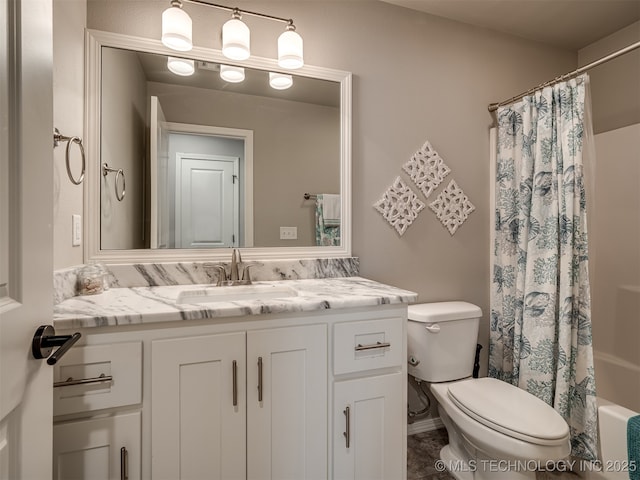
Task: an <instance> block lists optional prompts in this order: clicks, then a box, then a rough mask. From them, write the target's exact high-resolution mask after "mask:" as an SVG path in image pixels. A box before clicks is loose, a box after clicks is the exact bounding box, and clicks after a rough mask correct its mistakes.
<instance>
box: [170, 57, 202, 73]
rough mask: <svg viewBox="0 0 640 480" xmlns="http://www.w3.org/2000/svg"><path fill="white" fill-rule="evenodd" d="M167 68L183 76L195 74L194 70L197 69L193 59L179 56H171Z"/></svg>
mask: <svg viewBox="0 0 640 480" xmlns="http://www.w3.org/2000/svg"><path fill="white" fill-rule="evenodd" d="M167 68H168V69H169V71H170V72H171V73H175V74H176V75H180V76H182V77H188V76H189V75H193V72H195V71H196V67H195V63H194V61H193V60H188V59H186V58H178V57H169V58H168V59H167Z"/></svg>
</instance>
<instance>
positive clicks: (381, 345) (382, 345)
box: [356, 342, 391, 352]
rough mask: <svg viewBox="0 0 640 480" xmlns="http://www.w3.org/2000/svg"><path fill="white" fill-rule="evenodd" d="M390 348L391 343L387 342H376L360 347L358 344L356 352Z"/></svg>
mask: <svg viewBox="0 0 640 480" xmlns="http://www.w3.org/2000/svg"><path fill="white" fill-rule="evenodd" d="M390 346H391V343H389V342H384V343H381V342H376V343H372V344H370V345H362V344H360V343H359V344H358V345H357V346H356V352H361V351H362V350H373V349H375V348H387V347H390Z"/></svg>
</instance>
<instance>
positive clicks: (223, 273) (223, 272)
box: [203, 263, 228, 287]
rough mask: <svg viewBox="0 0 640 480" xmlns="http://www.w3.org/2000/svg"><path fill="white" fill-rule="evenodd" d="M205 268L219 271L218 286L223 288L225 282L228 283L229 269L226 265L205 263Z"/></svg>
mask: <svg viewBox="0 0 640 480" xmlns="http://www.w3.org/2000/svg"><path fill="white" fill-rule="evenodd" d="M203 266H204V267H205V268H213V269H215V270H216V271H217V273H218V281H217V282H216V285H217V286H218V287H219V286H221V285H222V284H223V283H224V282H226V281H227V280H228V279H227V269H226V266H227V264H226V263H205V264H204V265H203Z"/></svg>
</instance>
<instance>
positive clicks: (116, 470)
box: [53, 412, 141, 480]
mask: <svg viewBox="0 0 640 480" xmlns="http://www.w3.org/2000/svg"><path fill="white" fill-rule="evenodd" d="M140 428H141V423H140V412H131V413H124V414H117V415H110V416H106V417H99V418H91V419H88V420H77V421H72V422H63V423H58V424H56V425H54V427H53V479H54V480H72V479H78V480H81V479H92V480H93V479H95V480H116V479H120V480H125V479H128V480H139V479H140Z"/></svg>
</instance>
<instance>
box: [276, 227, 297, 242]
mask: <svg viewBox="0 0 640 480" xmlns="http://www.w3.org/2000/svg"><path fill="white" fill-rule="evenodd" d="M297 238H298V227H280V240H296V239H297Z"/></svg>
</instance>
